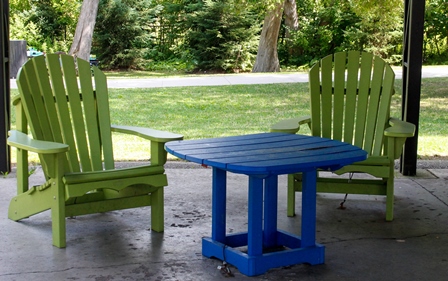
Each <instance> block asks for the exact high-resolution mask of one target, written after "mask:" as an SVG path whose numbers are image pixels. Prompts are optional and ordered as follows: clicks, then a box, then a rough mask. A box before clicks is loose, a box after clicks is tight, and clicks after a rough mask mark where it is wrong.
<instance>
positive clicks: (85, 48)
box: [69, 0, 100, 61]
mask: <svg viewBox="0 0 448 281" xmlns="http://www.w3.org/2000/svg"><path fill="white" fill-rule="evenodd" d="M99 2H100V1H99V0H84V1H83V2H82V7H81V13H80V14H79V19H78V24H77V25H76V31H75V38H74V39H73V43H72V46H71V47H70V51H69V54H70V55H73V56H75V57H78V58H81V59H84V60H87V61H88V60H89V57H90V50H91V48H92V37H93V29H94V27H95V21H96V15H97V12H98V4H99Z"/></svg>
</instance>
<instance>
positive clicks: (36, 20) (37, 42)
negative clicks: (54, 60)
mask: <svg viewBox="0 0 448 281" xmlns="http://www.w3.org/2000/svg"><path fill="white" fill-rule="evenodd" d="M79 7H80V3H79V2H78V1H73V0H30V1H29V2H28V1H18V0H16V1H11V6H10V37H11V38H12V39H19V40H26V41H27V44H28V46H30V47H35V48H36V49H39V50H42V51H45V52H56V51H65V52H66V51H68V49H69V48H70V45H71V43H72V40H73V35H74V32H75V28H76V22H77V19H78V15H79Z"/></svg>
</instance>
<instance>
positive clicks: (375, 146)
mask: <svg viewBox="0 0 448 281" xmlns="http://www.w3.org/2000/svg"><path fill="white" fill-rule="evenodd" d="M394 80H395V74H394V72H393V70H392V68H391V67H390V66H389V65H388V64H387V63H386V62H384V60H383V59H381V58H379V57H377V56H373V55H372V54H370V53H366V52H358V51H349V52H339V53H336V54H334V55H329V56H326V57H324V58H323V59H321V60H320V61H319V62H318V63H316V64H315V65H314V66H313V67H312V68H311V69H310V71H309V85H310V95H311V117H312V124H311V132H312V135H314V136H321V137H325V138H331V139H337V140H341V141H344V142H347V143H350V144H353V145H356V146H358V147H361V148H363V149H364V150H366V151H367V152H368V153H369V155H375V156H379V155H382V153H383V140H384V136H383V131H384V129H385V128H386V127H387V126H388V119H389V111H390V103H391V98H392V95H393V93H394Z"/></svg>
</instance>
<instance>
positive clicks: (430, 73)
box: [10, 66, 448, 89]
mask: <svg viewBox="0 0 448 281" xmlns="http://www.w3.org/2000/svg"><path fill="white" fill-rule="evenodd" d="M394 71H395V75H396V79H401V78H402V69H401V68H398V67H397V68H394ZM422 77H423V78H430V77H448V66H424V67H423V69H422ZM10 81H11V88H12V89H15V88H17V85H16V81H15V79H11V80H10ZM107 81H108V82H107V83H108V86H109V88H162V87H187V86H221V85H251V84H275V83H304V82H308V74H307V73H306V72H287V73H286V72H285V73H281V72H280V73H242V74H215V75H209V74H203V75H197V74H195V75H191V76H190V75H188V76H176V77H173V76H170V77H158V78H129V79H122V78H108V80H107Z"/></svg>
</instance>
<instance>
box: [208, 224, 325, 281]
mask: <svg viewBox="0 0 448 281" xmlns="http://www.w3.org/2000/svg"><path fill="white" fill-rule="evenodd" d="M276 240H277V245H276V247H270V248H268V249H264V253H263V254H262V255H259V256H249V255H248V254H247V253H245V252H242V251H240V250H239V249H236V248H238V247H244V246H247V232H244V233H237V234H232V235H227V236H226V241H225V244H224V243H220V242H217V241H214V240H212V239H211V238H203V239H202V255H204V256H205V257H208V258H211V257H215V258H217V259H220V260H222V261H226V262H227V263H229V264H231V265H233V266H235V267H237V268H238V270H239V271H240V272H241V273H242V274H245V275H247V276H255V275H260V274H263V273H265V272H266V271H268V270H269V269H271V268H276V267H282V266H289V265H294V264H301V263H307V264H311V265H316V264H322V263H324V261H325V247H324V246H322V245H320V244H317V243H316V244H314V245H313V246H311V247H306V248H301V237H300V236H297V235H293V234H290V233H287V232H284V231H281V230H277V232H276Z"/></svg>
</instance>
